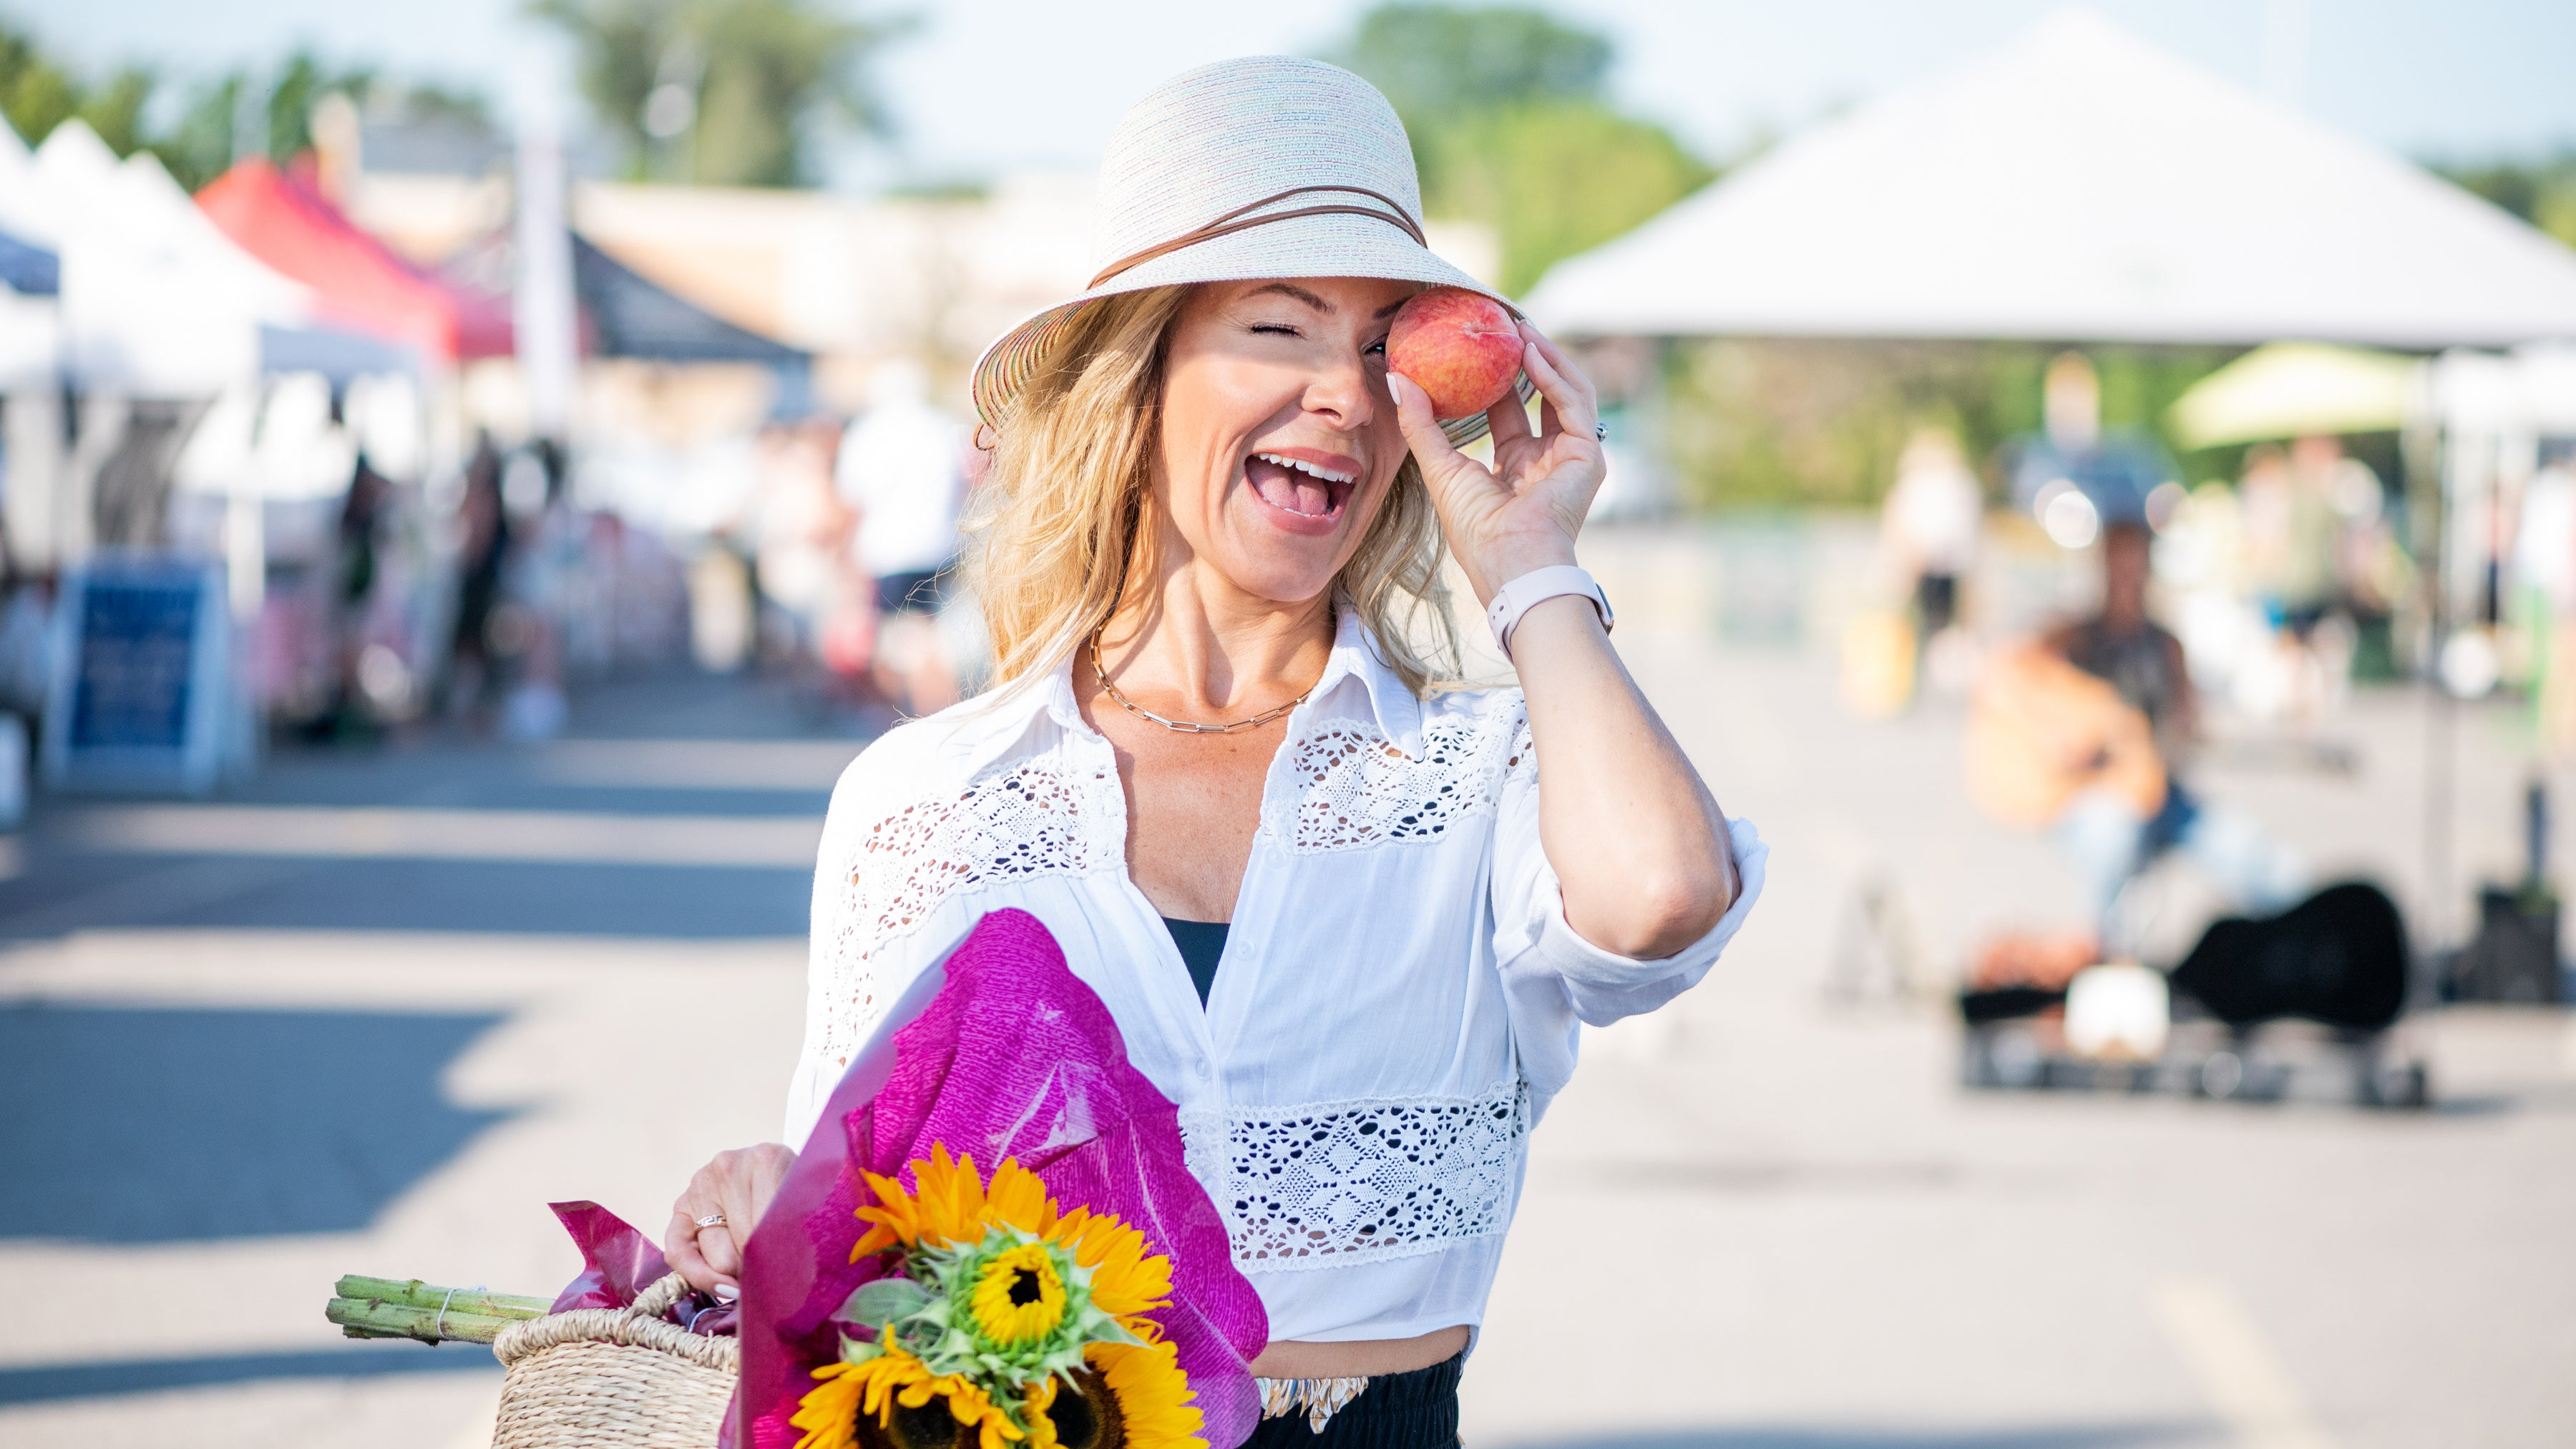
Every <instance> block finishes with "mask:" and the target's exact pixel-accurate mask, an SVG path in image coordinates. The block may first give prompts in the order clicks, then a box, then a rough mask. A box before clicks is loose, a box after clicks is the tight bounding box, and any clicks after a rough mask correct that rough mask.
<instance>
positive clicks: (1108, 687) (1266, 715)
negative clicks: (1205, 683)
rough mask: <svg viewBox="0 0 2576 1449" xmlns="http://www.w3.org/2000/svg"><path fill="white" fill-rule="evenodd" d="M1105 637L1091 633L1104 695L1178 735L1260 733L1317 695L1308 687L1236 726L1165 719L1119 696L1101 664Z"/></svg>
mask: <svg viewBox="0 0 2576 1449" xmlns="http://www.w3.org/2000/svg"><path fill="white" fill-rule="evenodd" d="M1101 633H1102V631H1101V630H1098V629H1094V630H1092V631H1091V673H1092V675H1093V677H1094V678H1097V679H1098V680H1099V681H1100V692H1101V693H1103V694H1106V695H1108V696H1109V702H1110V703H1112V704H1114V705H1116V706H1118V707H1119V708H1120V709H1123V710H1125V711H1127V712H1128V713H1129V714H1132V715H1134V716H1136V717H1137V718H1138V719H1142V720H1151V721H1153V722H1154V723H1156V724H1158V725H1161V726H1162V727H1163V728H1165V729H1167V730H1170V731H1172V732H1174V733H1175V734H1184V735H1231V734H1240V733H1241V732H1243V731H1245V730H1253V729H1259V728H1261V727H1262V726H1263V725H1266V724H1268V723H1270V722H1271V721H1272V720H1274V719H1277V718H1279V717H1280V716H1281V715H1283V714H1286V713H1287V712H1288V711H1290V710H1292V709H1295V708H1296V707H1297V706H1299V705H1301V704H1304V703H1305V702H1306V695H1307V694H1313V693H1314V692H1315V686H1314V685H1312V684H1310V685H1307V686H1306V694H1301V695H1299V696H1297V697H1296V698H1295V699H1292V700H1290V701H1288V702H1287V703H1286V704H1283V705H1281V706H1279V707H1278V708H1277V709H1265V710H1263V711H1262V712H1261V713H1259V714H1256V715H1254V716H1253V717H1252V718H1250V719H1239V720H1236V721H1235V722H1234V723H1232V724H1221V725H1212V724H1199V723H1196V722H1194V721H1191V720H1185V719H1165V718H1163V717H1162V716H1161V715H1159V714H1156V713H1154V712H1153V711H1152V710H1150V709H1147V708H1145V707H1144V706H1143V705H1141V704H1138V703H1137V702H1136V701H1134V700H1132V699H1129V698H1128V697H1127V696H1125V695H1123V694H1121V693H1119V692H1118V686H1117V685H1115V684H1112V683H1110V682H1109V671H1108V670H1107V669H1106V668H1104V667H1102V665H1101V663H1100V635H1101Z"/></svg>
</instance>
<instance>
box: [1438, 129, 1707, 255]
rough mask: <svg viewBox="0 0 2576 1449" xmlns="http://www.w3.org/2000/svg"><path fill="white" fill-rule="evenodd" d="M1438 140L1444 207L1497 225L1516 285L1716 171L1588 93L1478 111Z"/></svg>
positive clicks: (1611, 234) (1606, 238) (1608, 236)
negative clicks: (1582, 97)
mask: <svg viewBox="0 0 2576 1449" xmlns="http://www.w3.org/2000/svg"><path fill="white" fill-rule="evenodd" d="M1432 149H1433V152H1434V154H1435V155H1437V156H1438V158H1439V161H1438V165H1439V171H1440V176H1441V179H1442V182H1443V186H1442V195H1443V199H1444V201H1445V202H1446V204H1447V207H1448V208H1449V209H1450V210H1452V211H1454V212H1456V213H1458V214H1462V215H1465V216H1470V217H1476V218H1479V219H1483V220H1487V221H1489V222H1492V223H1494V224H1495V226H1496V230H1497V232H1498V233H1499V235H1500V238H1501V241H1502V251H1503V257H1502V262H1503V275H1502V278H1501V281H1502V286H1503V290H1504V291H1506V292H1511V293H1514V294H1518V293H1520V292H1524V291H1527V290H1528V289H1529V288H1530V287H1531V286H1532V285H1534V284H1535V283H1536V282H1537V281H1538V279H1539V276H1540V274H1541V273H1543V272H1545V271H1546V270H1547V269H1548V268H1549V267H1550V266H1553V265H1554V264H1556V263H1557V262H1558V261H1560V260H1562V259H1564V258H1566V257H1570V256H1574V255H1575V254H1577V253H1579V252H1587V251H1590V250H1591V249H1592V248H1594V247H1597V246H1599V245H1601V244H1602V243H1603V242H1606V241H1609V240H1610V239H1611V238H1613V237H1616V236H1620V235H1622V234H1624V233H1625V232H1627V231H1628V230H1630V229H1631V228H1633V227H1635V226H1636V225H1637V224H1638V223H1640V222H1643V221H1645V220H1646V219H1647V218H1649V217H1652V216H1653V215H1655V214H1656V213H1657V212H1659V211H1662V210H1663V209H1664V208H1666V207H1668V206H1670V205H1672V204H1673V203H1674V202H1675V201H1677V200H1679V199H1681V198H1682V197H1684V196H1687V195H1689V194H1690V193H1691V192H1693V191H1696V190H1698V189H1699V188H1700V187H1701V186H1702V185H1704V184H1706V183H1707V182H1708V180H1709V179H1710V178H1711V177H1713V176H1714V175H1716V173H1715V172H1714V171H1712V170H1710V169H1709V167H1708V166H1707V165H1705V164H1703V163H1702V162H1701V161H1700V160H1699V158H1697V157H1695V156H1693V155H1691V154H1690V153H1689V152H1688V151H1686V150H1684V149H1682V146H1681V143H1680V142H1678V141H1676V140H1674V139H1673V137H1672V133H1671V132H1669V131H1666V130H1665V129H1664V128H1663V127H1661V126H1657V125H1653V124H1651V123H1649V122H1645V121H1639V120H1634V119H1631V118H1629V117H1627V116H1622V115H1619V114H1617V113H1615V112H1613V111H1610V110H1608V109H1607V108H1605V107H1603V106H1601V105H1599V104H1597V103H1595V102H1592V101H1586V100H1565V101H1541V102H1535V103H1532V104H1527V105H1518V106H1508V107H1504V108H1501V109H1497V110H1489V111H1481V112H1477V113H1474V114H1473V115H1470V116H1467V117H1462V118H1461V119H1459V120H1458V121H1456V122H1454V123H1452V124H1451V125H1450V126H1448V127H1446V128H1444V129H1442V130H1440V131H1436V132H1434V133H1433V137H1432Z"/></svg>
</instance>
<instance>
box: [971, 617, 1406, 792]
mask: <svg viewBox="0 0 2576 1449" xmlns="http://www.w3.org/2000/svg"><path fill="white" fill-rule="evenodd" d="M1354 681H1356V682H1357V684H1358V687H1359V688H1360V690H1361V691H1362V697H1363V698H1365V699H1366V700H1367V701H1368V708H1369V713H1370V714H1371V715H1372V716H1374V717H1375V719H1376V721H1377V727H1378V731H1379V732H1380V733H1381V734H1384V735H1385V736H1386V737H1387V739H1388V740H1389V741H1390V742H1391V743H1393V744H1394V745H1395V747H1396V748H1397V749H1400V750H1402V751H1404V752H1405V753H1406V754H1407V755H1413V756H1419V755H1420V754H1421V753H1422V701H1421V700H1420V699H1419V698H1417V697H1416V696H1415V695H1414V693H1413V691H1412V690H1411V689H1409V688H1407V687H1406V686H1405V683H1404V679H1403V676H1401V675H1399V674H1397V673H1396V672H1395V668H1394V666H1393V665H1391V664H1389V663H1388V662H1387V661H1386V660H1385V658H1384V657H1382V651H1381V650H1380V649H1379V647H1378V643H1377V636H1376V635H1374V634H1372V633H1371V632H1369V627H1368V625H1367V624H1366V623H1364V622H1362V620H1361V619H1360V616H1359V612H1358V611H1357V610H1355V609H1343V610H1341V611H1340V612H1339V614H1338V615H1337V617H1336V618H1335V621H1334V625H1333V652H1332V654H1331V655H1330V656H1329V657H1327V659H1326V660H1325V662H1324V673H1323V677H1322V678H1320V679H1318V680H1316V681H1315V688H1314V689H1313V691H1312V692H1311V693H1309V694H1308V695H1307V699H1306V703H1304V704H1302V705H1300V706H1298V708H1297V712H1296V713H1295V714H1293V715H1291V716H1289V721H1288V723H1289V729H1290V730H1291V731H1292V732H1296V731H1299V730H1300V729H1301V725H1302V723H1304V722H1309V721H1311V720H1312V719H1313V718H1314V716H1315V709H1316V706H1318V705H1320V704H1322V703H1324V702H1325V701H1328V700H1330V699H1332V698H1333V696H1334V695H1335V694H1336V693H1337V692H1339V691H1341V690H1343V689H1344V688H1346V687H1348V686H1350V685H1351V684H1352V683H1353V682H1354ZM959 708H961V709H963V710H965V711H966V712H967V713H966V718H965V719H963V720H961V721H960V722H959V726H958V729H957V732H956V733H955V734H954V735H952V736H950V738H949V741H948V744H947V748H948V750H949V751H950V752H951V753H952V754H954V755H955V756H956V757H958V758H959V759H960V760H961V761H962V762H963V763H964V764H965V766H966V767H967V768H968V769H969V770H981V769H983V768H984V767H985V766H986V765H989V764H991V763H992V762H993V761H995V760H997V759H1000V758H1001V757H1002V755H1003V754H1004V753H1005V752H1007V751H1008V750H1010V749H1011V747H1012V746H1014V745H1016V744H1018V743H1019V742H1020V740H1021V739H1022V738H1023V737H1025V736H1026V735H1027V733H1028V732H1029V730H1030V728H1031V727H1033V726H1034V725H1036V723H1037V722H1038V721H1039V720H1040V719H1047V720H1050V721H1052V722H1053V723H1054V724H1055V726H1056V727H1057V728H1058V729H1061V730H1063V731H1064V732H1065V733H1067V734H1068V735H1072V736H1074V737H1076V738H1087V739H1097V738H1098V737H1099V736H1098V733H1097V732H1096V731H1094V730H1093V729H1092V728H1091V725H1090V723H1089V722H1088V721H1086V720H1084V719H1083V717H1082V710H1081V707H1080V706H1079V705H1078V704H1076V703H1075V701H1074V697H1073V655H1072V654H1071V653H1068V654H1066V655H1065V657H1064V658H1063V659H1061V660H1059V661H1057V663H1056V666H1055V668H1053V669H1051V670H1049V671H1047V673H1046V675H1045V677H1043V678H1040V679H1032V680H1029V681H1027V682H1026V683H1025V684H1024V685H1022V686H1020V687H1018V688H1016V689H1010V688H1006V689H1005V690H1004V692H1003V693H1001V694H1000V695H999V696H994V697H987V698H983V699H977V700H971V701H969V702H967V703H966V704H964V705H962V706H959Z"/></svg>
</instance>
